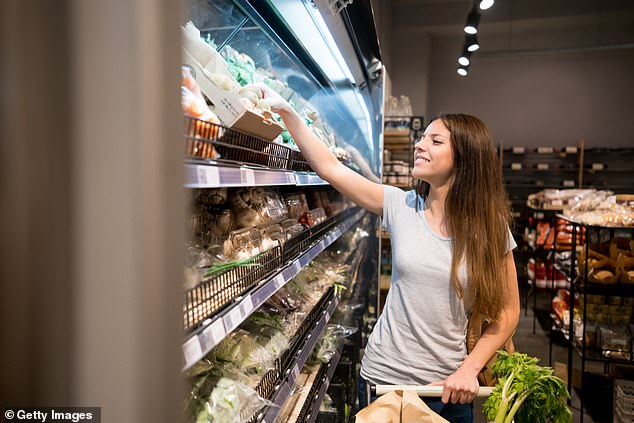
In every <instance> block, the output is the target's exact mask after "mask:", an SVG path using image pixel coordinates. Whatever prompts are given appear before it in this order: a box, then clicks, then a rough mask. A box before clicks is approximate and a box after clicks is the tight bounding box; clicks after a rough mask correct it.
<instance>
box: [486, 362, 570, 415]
mask: <svg viewBox="0 0 634 423" xmlns="http://www.w3.org/2000/svg"><path fill="white" fill-rule="evenodd" d="M538 362H539V359H537V358H534V357H529V356H528V355H526V354H521V353H518V352H515V353H513V354H509V353H507V352H506V351H502V350H500V351H498V359H497V360H496V362H495V364H494V365H493V368H492V370H493V373H494V374H495V376H497V378H498V384H497V385H496V386H495V388H494V389H493V393H492V394H491V395H490V396H489V398H488V399H487V400H486V401H485V403H484V405H483V407H482V409H483V411H484V413H485V414H486V416H487V419H488V420H489V421H495V423H511V422H513V421H515V423H542V422H543V423H546V422H551V423H568V422H571V421H572V414H571V412H570V410H569V409H568V407H567V405H566V403H567V400H568V399H569V398H570V394H569V393H568V390H567V389H566V386H565V385H564V382H563V381H562V380H561V379H560V378H558V377H556V376H553V374H552V373H553V370H552V368H550V367H542V366H539V365H538V364H537V363H538Z"/></svg>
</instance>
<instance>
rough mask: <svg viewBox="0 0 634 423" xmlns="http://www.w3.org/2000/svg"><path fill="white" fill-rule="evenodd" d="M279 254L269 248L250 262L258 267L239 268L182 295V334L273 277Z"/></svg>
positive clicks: (279, 250) (278, 251)
mask: <svg viewBox="0 0 634 423" xmlns="http://www.w3.org/2000/svg"><path fill="white" fill-rule="evenodd" d="M281 261H282V250H281V248H280V247H279V246H277V247H274V248H271V249H270V250H267V251H265V252H264V253H262V254H260V255H258V256H256V257H254V258H253V261H252V262H251V263H256V264H258V266H240V267H234V268H232V269H229V270H227V271H224V272H222V273H220V274H218V275H215V276H212V277H210V278H209V279H207V280H205V281H203V282H202V283H200V284H199V285H197V286H195V287H194V288H192V289H190V290H188V291H186V292H185V301H184V306H183V312H184V326H185V330H186V331H188V330H191V329H193V328H195V327H196V326H197V325H198V324H199V323H201V322H202V321H203V320H205V319H207V318H208V317H210V316H211V315H212V314H214V313H217V312H218V311H220V310H221V309H223V308H224V307H225V306H227V305H228V304H229V303H231V302H232V301H233V300H234V298H236V297H238V296H240V295H242V294H243V293H244V292H245V291H246V290H248V289H249V288H251V287H253V286H254V285H256V284H257V283H258V282H259V281H260V280H262V279H264V278H265V277H267V276H268V275H270V274H271V273H273V272H274V271H275V270H276V269H277V268H278V267H279V266H280V264H281Z"/></svg>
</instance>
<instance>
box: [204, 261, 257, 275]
mask: <svg viewBox="0 0 634 423" xmlns="http://www.w3.org/2000/svg"><path fill="white" fill-rule="evenodd" d="M256 257H257V256H255V257H250V258H248V259H244V260H236V261H228V262H225V263H214V264H212V265H211V266H210V267H209V268H208V269H207V273H205V277H206V278H208V277H210V276H215V275H218V274H220V273H222V272H224V271H227V270H230V269H233V268H234V267H258V266H261V264H258V263H253V260H254V259H255V258H256Z"/></svg>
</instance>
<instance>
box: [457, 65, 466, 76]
mask: <svg viewBox="0 0 634 423" xmlns="http://www.w3.org/2000/svg"><path fill="white" fill-rule="evenodd" d="M458 75H460V76H467V68H466V67H464V66H460V67H459V68H458Z"/></svg>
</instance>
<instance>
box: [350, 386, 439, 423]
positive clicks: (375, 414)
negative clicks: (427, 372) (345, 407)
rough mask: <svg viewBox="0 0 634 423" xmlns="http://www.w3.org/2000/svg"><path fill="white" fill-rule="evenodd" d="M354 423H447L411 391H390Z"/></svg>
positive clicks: (362, 411)
mask: <svg viewBox="0 0 634 423" xmlns="http://www.w3.org/2000/svg"><path fill="white" fill-rule="evenodd" d="M356 423H448V422H447V420H445V419H443V418H442V417H440V416H439V415H438V414H436V413H434V412H433V411H432V410H431V409H430V408H429V407H428V406H427V404H425V403H424V402H423V400H421V399H420V398H419V397H418V395H417V394H416V393H415V392H412V391H392V392H390V393H388V394H385V395H383V396H381V397H379V398H378V399H377V400H376V401H374V402H373V403H372V404H370V405H368V406H367V407H366V408H364V409H363V410H361V411H359V412H358V413H357V415H356Z"/></svg>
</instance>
